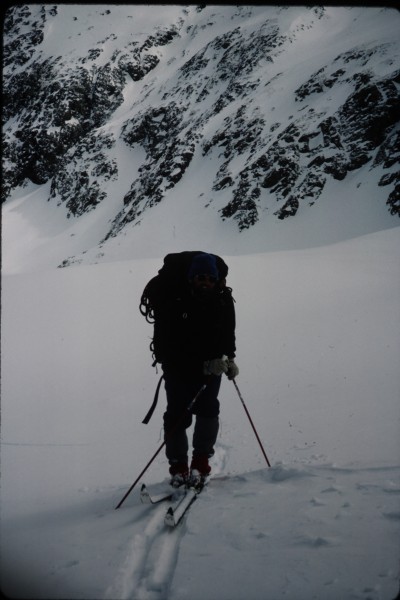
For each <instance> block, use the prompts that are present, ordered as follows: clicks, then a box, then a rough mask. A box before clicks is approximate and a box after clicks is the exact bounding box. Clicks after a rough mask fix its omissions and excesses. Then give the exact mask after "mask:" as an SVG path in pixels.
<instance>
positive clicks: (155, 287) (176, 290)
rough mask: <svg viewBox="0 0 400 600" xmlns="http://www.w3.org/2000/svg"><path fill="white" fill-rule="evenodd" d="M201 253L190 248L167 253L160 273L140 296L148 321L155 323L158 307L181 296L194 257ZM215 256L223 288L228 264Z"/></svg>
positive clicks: (220, 284)
mask: <svg viewBox="0 0 400 600" xmlns="http://www.w3.org/2000/svg"><path fill="white" fill-rule="evenodd" d="M200 253H201V251H200V250H189V251H186V252H177V253H174V254H167V255H166V257H165V258H164V264H163V266H162V267H161V269H160V270H159V271H158V274H157V275H156V276H155V277H153V278H152V279H150V281H149V282H148V283H147V285H146V287H145V288H144V290H143V294H142V296H141V298H140V306H139V309H140V312H141V313H142V315H143V316H144V317H146V321H148V322H149V323H154V321H155V317H156V313H157V309H158V308H162V307H163V306H165V305H166V304H167V303H168V302H169V301H170V300H171V299H172V298H173V297H174V296H175V297H177V296H179V294H180V292H181V291H183V290H184V289H185V287H186V286H187V274H188V271H189V267H190V265H191V262H192V260H193V257H194V256H196V254H200ZM213 256H215V258H216V261H217V268H218V273H219V280H218V284H217V285H219V286H220V287H221V289H222V288H224V287H226V277H227V275H228V266H227V264H226V263H225V261H224V260H223V259H222V258H221V257H220V256H217V255H216V254H214V255H213ZM227 289H229V288H227Z"/></svg>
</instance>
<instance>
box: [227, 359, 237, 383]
mask: <svg viewBox="0 0 400 600" xmlns="http://www.w3.org/2000/svg"><path fill="white" fill-rule="evenodd" d="M238 375H239V367H238V366H237V364H236V363H235V361H234V360H233V358H229V359H228V370H227V371H226V376H227V377H228V379H235V377H237V376H238Z"/></svg>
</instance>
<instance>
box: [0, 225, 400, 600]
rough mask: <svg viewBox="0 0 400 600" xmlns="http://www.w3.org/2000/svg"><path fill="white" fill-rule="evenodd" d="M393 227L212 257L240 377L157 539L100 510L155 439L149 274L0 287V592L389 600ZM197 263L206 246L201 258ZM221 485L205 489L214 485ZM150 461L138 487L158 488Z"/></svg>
mask: <svg viewBox="0 0 400 600" xmlns="http://www.w3.org/2000/svg"><path fill="white" fill-rule="evenodd" d="M398 232H399V230H398V229H388V230H386V231H381V232H376V233H373V234H368V235H365V236H361V237H359V238H354V239H352V240H348V241H345V242H341V243H338V244H333V245H326V246H323V247H319V248H310V249H305V250H298V251H282V252H272V253H266V254H253V255H243V256H229V255H228V256H227V255H225V258H226V260H227V262H228V263H229V265H230V274H229V281H230V284H231V285H232V287H233V289H234V296H235V298H236V301H237V302H236V309H237V319H238V330H237V342H238V364H239V367H240V375H239V377H238V379H237V382H238V385H239V388H240V390H241V392H242V395H243V397H244V399H245V402H246V405H247V406H248V409H249V411H250V414H251V415H252V417H253V420H254V422H255V424H256V427H257V429H258V432H259V435H260V438H261V440H262V441H263V443H264V446H265V449H266V452H267V455H268V457H269V460H270V462H271V464H272V467H271V468H270V469H269V468H267V465H266V463H265V461H264V458H263V457H262V455H261V452H260V449H259V447H258V444H257V441H256V439H255V436H254V434H253V431H252V429H251V427H250V424H249V422H248V420H247V417H246V415H245V412H244V410H243V407H242V405H241V403H240V401H239V398H238V396H237V394H236V391H235V389H234V387H233V386H232V384H231V383H230V382H228V381H227V380H226V381H225V382H224V383H223V386H222V390H221V396H220V400H221V405H222V414H221V431H220V436H219V441H218V448H217V452H216V456H215V458H214V459H213V470H214V474H215V480H214V481H212V482H211V483H210V485H209V487H208V488H207V489H206V490H205V491H204V493H203V494H202V496H200V498H199V499H198V501H197V502H196V503H195V504H194V506H193V507H192V509H191V511H190V513H189V514H188V516H187V518H185V521H184V522H183V523H182V524H181V525H180V526H179V527H178V528H177V529H176V530H174V531H167V530H166V529H165V527H164V525H163V515H164V512H165V510H166V507H165V506H145V505H141V504H140V500H139V486H138V487H137V488H136V489H134V490H133V491H132V493H131V494H130V496H128V498H127V500H126V501H125V503H124V504H123V506H122V507H121V508H120V509H119V510H115V506H116V504H117V503H118V502H119V500H120V499H121V498H122V496H123V495H124V493H125V492H126V490H127V489H128V487H129V486H130V484H131V483H132V482H133V481H134V480H135V478H136V477H137V475H138V474H139V473H140V471H141V470H142V469H143V468H144V466H145V465H146V464H147V462H148V461H149V460H150V458H151V457H152V456H153V454H154V453H155V451H156V450H157V448H158V447H159V446H160V444H161V443H162V440H161V422H162V420H161V416H162V412H163V404H164V402H165V400H164V394H163V393H162V394H161V397H160V401H159V402H160V405H159V406H158V407H157V410H156V413H155V415H154V416H153V419H152V420H151V422H150V424H149V425H147V426H145V425H143V424H142V423H141V421H142V419H143V417H144V415H145V413H146V411H147V409H148V407H149V405H150V403H151V401H152V398H153V393H154V390H155V386H156V382H157V380H158V377H157V376H156V374H155V372H154V370H153V369H152V367H151V356H150V352H149V350H148V343H149V338H150V335H151V327H150V326H149V325H148V324H147V323H146V322H145V320H144V319H143V318H142V317H141V315H140V314H139V311H138V308H137V306H138V300H139V297H140V293H141V291H142V289H143V287H144V284H145V283H146V281H147V279H148V278H149V277H150V276H152V274H153V273H154V272H155V271H156V270H157V269H158V268H159V266H160V259H137V260H128V261H120V262H110V263H106V264H101V265H91V266H84V265H82V266H76V267H74V268H70V269H58V270H57V269H56V270H54V269H53V270H52V269H50V270H41V271H38V272H35V271H33V272H24V273H20V274H15V275H11V274H10V275H6V274H5V275H3V281H2V303H3V305H2V340H1V341H2V430H1V434H2V436H1V444H2V446H1V450H2V480H1V484H2V485H1V494H2V503H1V511H2V513H1V527H2V559H1V586H2V591H3V592H4V593H5V594H7V595H8V596H10V597H23V598H48V599H50V598H51V599H64V598H69V599H72V598H76V599H78V598H79V599H98V598H108V599H134V600H161V599H163V600H167V599H169V600H180V599H182V600H184V599H187V598H188V597H190V598H192V599H194V600H200V599H202V600H204V599H206V600H217V599H218V600H220V599H226V600H244V599H248V600H253V599H254V600H264V599H266V598H267V599H269V600H278V599H280V598H282V599H283V598H285V599H293V600H303V599H304V600H305V599H307V600H309V599H310V598H315V599H318V600H320V599H322V600H325V599H326V600H329V599H332V600H337V599H338V598H341V599H343V600H345V599H346V600H347V599H349V600H350V599H353V598H359V599H364V600H366V599H372V600H378V599H379V600H386V599H388V600H392V599H393V598H394V597H395V596H396V594H397V591H398V576H399V571H398V567H399V557H400V552H399V543H398V540H399V520H400V481H399V474H400V452H399V450H400V448H399V434H398V432H399V417H400V410H399V402H398V400H399V390H400V381H399V373H398V355H399V339H400V336H399V312H398V300H399V291H400V290H399V281H400V279H399V277H398V275H399V270H398V256H399V250H400V248H399V245H400V243H399V235H398ZM210 250H213V248H210ZM218 476H219V477H218ZM166 477H167V464H166V461H165V458H164V456H163V453H160V454H159V456H158V457H157V458H156V460H155V461H154V463H153V464H152V466H151V467H150V468H149V470H148V472H147V473H146V475H145V477H144V478H143V480H144V481H146V482H147V483H149V484H151V483H157V482H158V483H160V482H163V481H165V480H166Z"/></svg>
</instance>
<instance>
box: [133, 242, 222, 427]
mask: <svg viewBox="0 0 400 600" xmlns="http://www.w3.org/2000/svg"><path fill="white" fill-rule="evenodd" d="M200 253H201V251H200V250H189V251H186V252H177V253H173V254H167V255H166V256H165V258H164V263H163V266H162V267H161V269H160V270H159V271H158V274H157V275H155V277H153V278H152V279H150V281H149V282H148V283H147V284H146V286H145V288H144V290H143V293H142V296H141V298H140V305H139V309H140V312H141V313H142V315H143V316H144V317H146V321H148V322H149V323H154V322H155V320H156V318H157V313H158V311H160V310H162V308H163V307H166V306H168V304H169V303H170V302H171V301H173V300H174V299H175V298H177V297H179V295H180V293H181V292H183V291H184V290H185V288H186V287H187V282H188V278H187V274H188V271H189V267H190V265H191V262H192V260H193V257H194V256H196V254H200ZM213 256H215V259H216V261H217V269H218V274H219V279H218V283H217V285H218V286H219V287H220V288H221V291H224V292H226V293H229V294H230V293H231V291H232V290H231V288H229V287H227V286H226V277H227V275H228V266H227V264H226V263H225V261H224V260H223V259H222V258H221V257H220V256H217V255H216V254H214V255H213ZM150 350H151V351H152V352H153V353H154V342H153V341H152V342H151V344H150ZM156 363H157V361H156V360H154V363H153V366H155V365H156ZM162 379H163V375H161V378H160V380H159V382H158V385H157V389H156V393H155V395H154V400H153V404H152V405H151V407H150V409H149V411H148V413H147V415H146V416H145V418H144V419H143V421H142V423H145V424H147V423H148V422H149V421H150V419H151V416H152V414H153V412H154V409H155V407H156V405H157V402H158V394H159V391H160V385H161V382H162Z"/></svg>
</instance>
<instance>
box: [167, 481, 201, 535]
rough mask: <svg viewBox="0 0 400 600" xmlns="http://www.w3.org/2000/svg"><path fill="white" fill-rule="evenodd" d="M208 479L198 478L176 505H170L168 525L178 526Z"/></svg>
mask: <svg viewBox="0 0 400 600" xmlns="http://www.w3.org/2000/svg"><path fill="white" fill-rule="evenodd" d="M207 482H208V479H204V478H198V479H197V480H195V481H194V482H192V483H191V484H190V486H189V487H187V488H186V492H185V495H184V496H183V497H182V498H180V499H179V500H178V501H177V503H176V504H175V505H174V506H170V507H169V508H168V510H167V512H166V515H165V518H164V522H165V524H166V525H168V527H176V526H177V525H179V523H180V522H181V521H182V519H183V517H184V516H185V514H186V513H187V511H188V510H189V508H190V507H191V505H192V504H193V502H194V501H195V500H196V499H197V496H198V495H199V494H200V492H201V491H202V490H203V489H204V486H205V485H206V484H207Z"/></svg>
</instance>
